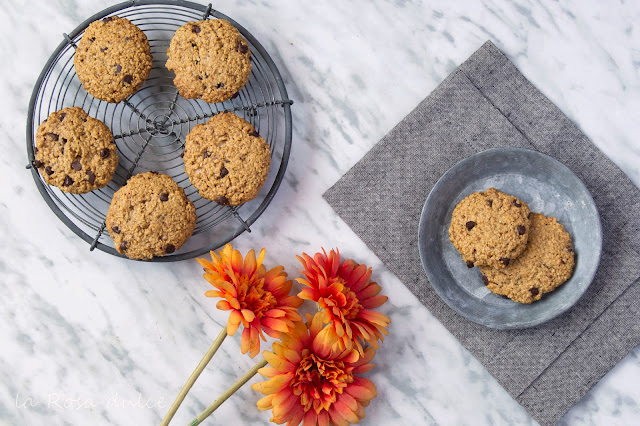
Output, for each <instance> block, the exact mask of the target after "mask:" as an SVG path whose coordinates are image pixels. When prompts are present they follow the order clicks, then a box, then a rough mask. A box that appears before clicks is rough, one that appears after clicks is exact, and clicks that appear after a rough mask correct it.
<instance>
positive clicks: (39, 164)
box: [33, 160, 44, 169]
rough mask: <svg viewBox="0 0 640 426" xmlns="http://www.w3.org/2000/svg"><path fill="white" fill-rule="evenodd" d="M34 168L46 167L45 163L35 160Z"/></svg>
mask: <svg viewBox="0 0 640 426" xmlns="http://www.w3.org/2000/svg"><path fill="white" fill-rule="evenodd" d="M33 166H34V167H35V168H36V169H39V168H40V167H42V166H44V163H43V162H42V161H40V160H34V161H33Z"/></svg>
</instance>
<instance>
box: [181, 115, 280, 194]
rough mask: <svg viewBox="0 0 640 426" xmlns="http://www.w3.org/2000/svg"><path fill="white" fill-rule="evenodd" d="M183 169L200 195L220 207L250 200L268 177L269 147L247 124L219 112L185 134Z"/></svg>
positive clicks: (237, 118) (235, 116) (235, 117)
mask: <svg viewBox="0 0 640 426" xmlns="http://www.w3.org/2000/svg"><path fill="white" fill-rule="evenodd" d="M183 158H184V169H185V172H186V174H187V176H189V180H191V183H192V184H193V186H195V187H196V189H197V190H198V192H199V193H200V195H201V196H202V197H204V198H207V199H209V200H213V201H216V202H217V203H218V204H222V205H233V206H237V205H239V204H242V203H246V202H247V201H250V200H252V199H254V198H255V197H256V196H257V195H258V192H259V191H260V188H262V185H263V184H264V182H265V180H266V179H267V175H268V174H269V165H270V163H271V152H270V150H269V145H267V143H266V142H265V140H264V139H263V138H262V137H261V136H260V135H259V134H258V132H256V129H255V127H253V125H252V124H251V123H249V122H248V121H246V120H244V119H242V118H240V117H238V116H237V115H235V114H232V113H221V114H218V115H215V116H214V117H212V118H211V119H210V120H209V121H208V122H207V123H206V124H198V125H197V126H195V127H194V128H193V129H192V130H191V131H190V132H189V134H188V135H187V138H186V141H185V147H184V157H183Z"/></svg>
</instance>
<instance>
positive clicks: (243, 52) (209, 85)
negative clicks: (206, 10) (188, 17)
mask: <svg viewBox="0 0 640 426" xmlns="http://www.w3.org/2000/svg"><path fill="white" fill-rule="evenodd" d="M167 54H168V57H169V59H168V60H167V68H168V69H170V70H172V71H174V72H175V74H176V77H175V79H174V80H173V83H174V84H175V86H176V87H177V88H178V91H179V92H180V95H182V96H183V97H185V98H188V99H193V98H199V99H202V100H204V101H206V102H211V103H215V102H222V101H225V100H227V99H230V98H232V97H233V96H235V95H236V93H238V91H239V90H240V89H241V88H242V87H243V86H244V85H245V84H246V83H247V81H249V74H251V51H250V50H249V43H247V41H246V40H245V39H244V38H243V37H242V36H241V35H240V32H239V31H238V30H237V29H236V28H235V27H234V26H233V25H231V24H230V23H229V22H228V21H225V20H223V19H212V20H206V21H194V22H188V23H186V24H185V25H183V26H182V27H180V28H178V30H177V31H176V33H175V34H174V36H173V38H172V39H171V44H170V45H169V50H168V51H167Z"/></svg>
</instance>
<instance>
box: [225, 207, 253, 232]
mask: <svg viewBox="0 0 640 426" xmlns="http://www.w3.org/2000/svg"><path fill="white" fill-rule="evenodd" d="M229 208H230V209H231V214H232V215H233V217H235V218H236V219H237V220H238V222H240V223H241V224H242V226H243V228H244V230H245V231H247V232H251V228H249V225H248V224H247V222H245V221H244V219H242V218H241V217H240V214H238V208H237V207H229Z"/></svg>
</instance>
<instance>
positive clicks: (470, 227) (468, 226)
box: [465, 220, 476, 231]
mask: <svg viewBox="0 0 640 426" xmlns="http://www.w3.org/2000/svg"><path fill="white" fill-rule="evenodd" d="M465 226H466V227H467V231H471V230H472V229H473V227H474V226H476V223H475V222H474V221H472V220H470V221H469V222H467V223H466V225H465Z"/></svg>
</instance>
